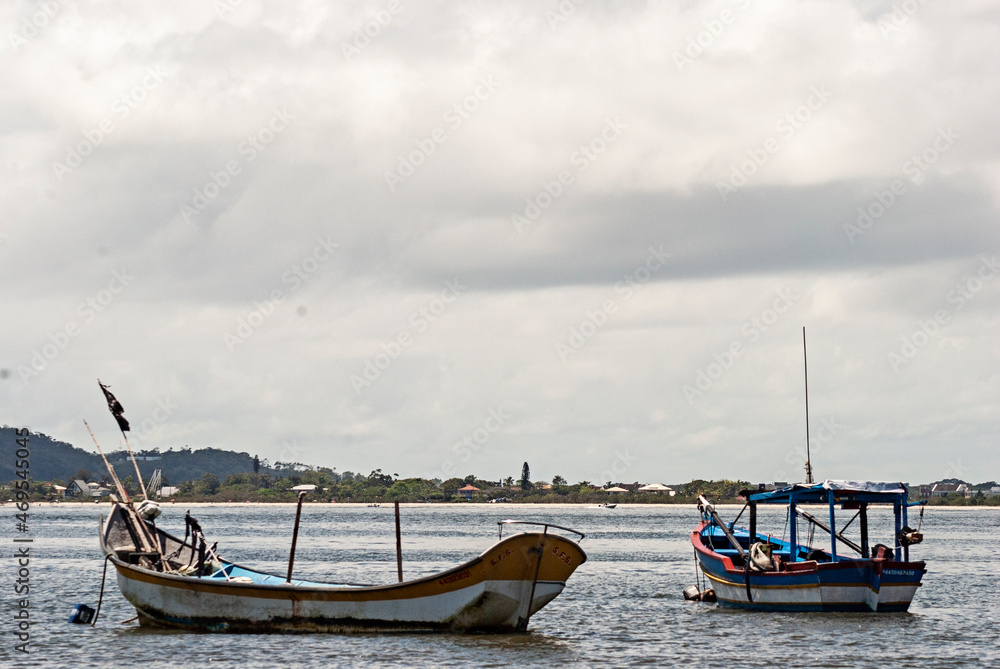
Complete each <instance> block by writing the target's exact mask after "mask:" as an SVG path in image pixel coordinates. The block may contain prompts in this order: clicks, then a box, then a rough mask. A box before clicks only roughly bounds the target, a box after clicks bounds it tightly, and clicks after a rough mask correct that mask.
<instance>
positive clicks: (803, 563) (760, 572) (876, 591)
mask: <svg viewBox="0 0 1000 669" xmlns="http://www.w3.org/2000/svg"><path fill="white" fill-rule="evenodd" d="M740 494H741V496H743V497H744V498H746V500H747V503H746V506H744V507H743V509H744V511H745V510H746V509H748V508H749V510H750V517H749V528H746V527H736V522H737V521H738V520H739V518H740V517H741V516H742V514H743V511H741V512H740V515H739V516H737V518H736V520H734V521H733V522H731V523H729V524H726V523H725V522H724V521H723V520H722V519H721V518H720V517H719V514H718V513H717V512H716V510H715V507H714V506H713V505H712V503H711V502H709V501H708V500H707V499H705V497H704V496H702V497H700V498H699V504H698V508H699V510H700V511H701V514H702V521H701V524H700V525H698V527H697V528H696V529H695V530H694V531H693V532H692V533H691V543H692V545H693V546H694V553H695V557H696V559H697V564H698V566H699V567H700V569H701V571H702V573H703V574H704V576H705V577H707V578H708V580H709V581H710V582H711V588H707V587H705V588H702V589H700V590H699V589H698V588H697V586H692V588H689V591H691V592H687V591H686V592H685V596H686V597H688V598H689V599H702V600H703V601H706V600H711V601H716V600H717V601H718V604H719V605H720V606H723V607H729V608H741V609H753V610H761V611H869V612H878V613H887V612H901V611H906V610H907V609H908V608H909V606H910V602H911V601H912V600H913V596H914V594H915V593H916V591H917V588H919V587H920V580H921V577H922V576H923V575H924V573H925V572H926V571H927V570H926V569H925V568H924V564H925V563H924V562H923V561H912V562H911V561H910V546H912V545H914V544H919V543H920V542H921V541H923V535H922V534H921V533H920V531H919V530H920V527H919V526H918V529H917V530H913V529H911V528H910V527H909V526H908V513H907V511H908V509H909V507H911V506H914V505H921V509H920V515H921V525H922V521H923V506H922V505H924V504H926V501H918V502H910V501H908V499H907V490H906V487H905V486H904V485H903V484H902V483H883V482H874V481H830V480H827V481H823V482H822V483H811V484H805V483H800V484H795V485H792V486H789V487H786V488H783V489H780V490H773V491H762V490H758V491H750V490H744V491H742V492H741V493H740ZM762 504H763V505H770V504H774V505H783V506H785V507H786V508H787V515H786V516H785V518H786V521H785V522H786V525H785V527H787V535H786V534H785V533H784V532H783V531H782V534H781V536H782V538H780V539H779V538H777V536H778V534H776V533H765V532H762V531H761V530H760V528H759V527H758V518H757V508H758V506H760V505H762ZM804 505H823V506H825V507H826V509H824V511H823V513H822V518H817V517H816V516H814V515H813V514H811V513H809V512H808V511H806V510H805V509H803V508H801V507H802V506H804ZM873 505H886V506H891V507H892V511H893V517H894V519H895V522H894V526H893V528H892V529H890V530H888V531H886V532H885V534H886V535H887V539H886V541H887V543H885V544H882V543H878V544H875V545H871V539H870V531H869V525H868V521H869V516H868V511H869V508H870V507H872V506H873ZM838 511H848V512H850V511H854V515H853V516H852V517H851V518H850V520H848V521H847V522H846V523H842V524H840V525H838V524H837V522H838V519H837V516H838ZM800 518H801V519H804V520H805V521H806V522H807V525H806V526H805V527H804V528H803V529H807V530H808V534H809V536H810V537H812V536H814V534H813V533H814V532H815V531H816V530H820V532H821V535H820V536H822V534H826V535H828V537H829V543H828V544H827V545H826V546H824V547H822V548H819V547H815V546H813V545H811V544H810V542H809V539H808V538H806V537H803V535H802V533H801V530H800V528H799V522H798V520H799V519H800ZM855 520H858V526H857V530H856V531H857V538H858V540H857V541H854V540H852V538H850V537H848V536H845V535H846V533H847V532H848V529H849V528H850V527H851V525H852V524H853V523H854V521H855ZM824 521H827V522H824ZM879 536H881V535H879ZM842 547H846V551H847V552H846V553H845V550H838V549H839V548H842Z"/></svg>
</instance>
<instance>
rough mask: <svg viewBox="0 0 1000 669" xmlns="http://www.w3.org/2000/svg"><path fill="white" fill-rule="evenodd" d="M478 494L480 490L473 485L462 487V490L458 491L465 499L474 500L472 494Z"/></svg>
mask: <svg viewBox="0 0 1000 669" xmlns="http://www.w3.org/2000/svg"><path fill="white" fill-rule="evenodd" d="M476 492H479V488H477V487H476V486H474V485H472V484H469V485H465V486H462V487H461V488H459V489H458V494H459V495H461V496H462V497H464V498H465V499H472V494H473V493H476Z"/></svg>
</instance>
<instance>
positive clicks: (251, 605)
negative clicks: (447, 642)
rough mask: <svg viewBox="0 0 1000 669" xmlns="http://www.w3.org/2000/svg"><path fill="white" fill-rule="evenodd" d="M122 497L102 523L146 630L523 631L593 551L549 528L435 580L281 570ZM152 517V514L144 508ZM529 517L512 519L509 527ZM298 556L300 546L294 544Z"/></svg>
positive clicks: (105, 545)
mask: <svg viewBox="0 0 1000 669" xmlns="http://www.w3.org/2000/svg"><path fill="white" fill-rule="evenodd" d="M141 515H143V512H142V510H141V509H140V511H139V512H138V513H137V512H136V511H134V510H133V509H132V508H131V507H128V506H126V505H124V504H121V503H119V502H115V503H114V504H113V508H112V511H111V513H110V514H109V515H108V517H107V519H104V518H102V519H101V530H100V542H101V549H102V550H103V551H104V554H105V556H106V559H107V560H109V561H110V562H111V563H112V564H113V565H114V567H115V569H116V571H117V578H118V587H119V588H120V589H121V592H122V594H123V595H124V596H125V598H126V599H127V600H128V601H129V603H131V604H132V605H133V606H134V607H135V610H136V613H137V614H138V619H139V623H140V624H141V625H144V626H154V627H170V628H179V629H186V630H197V631H229V632H340V631H351V630H359V629H363V630H381V629H385V630H481V631H500V632H506V631H524V630H526V629H527V625H528V620H529V619H530V618H531V616H532V615H533V614H534V613H535V612H536V611H538V610H539V609H541V608H542V607H543V606H545V605H546V604H548V603H549V602H550V601H552V600H553V599H554V598H555V597H556V596H558V595H559V593H561V592H562V591H563V588H565V587H566V581H567V579H569V577H570V575H571V574H572V573H573V571H574V570H575V569H576V568H577V567H579V566H580V565H581V564H583V563H584V562H585V561H586V559H587V557H586V554H585V553H584V552H583V550H582V549H581V548H580V546H579V545H578V544H577V543H576V541H574V540H572V539H569V538H567V537H564V536H562V535H560V534H553V533H551V532H550V530H559V531H563V532H570V533H573V534H575V535H578V536H579V538H581V539H582V538H583V534H582V533H579V532H576V531H575V530H570V529H569V528H563V527H559V526H557V525H551V524H545V523H526V524H528V525H535V526H539V528H540V529H541V531H540V532H538V531H532V532H524V533H520V534H514V535H512V536H508V537H507V538H501V539H500V540H499V541H497V543H495V544H494V545H493V546H491V547H490V548H488V549H487V550H486V551H484V552H483V553H482V554H480V555H479V556H478V557H476V558H474V559H472V560H470V561H468V562H466V563H465V564H462V565H459V566H457V567H455V568H453V569H449V570H447V571H444V572H442V573H439V574H435V575H433V576H427V577H424V578H418V579H414V580H411V581H405V582H400V583H394V584H391V585H357V584H348V583H326V582H319V581H306V580H300V579H292V578H291V565H290V566H289V574H288V576H287V577H285V576H277V575H273V574H267V573H264V572H260V571H256V570H254V569H250V568H248V567H244V566H241V565H239V564H236V563H234V562H230V561H228V560H224V559H222V558H220V557H219V556H218V555H217V554H216V552H215V551H214V550H213V548H210V547H209V546H208V544H207V542H206V541H205V539H204V536H203V535H202V534H201V530H200V527H198V525H197V522H196V521H194V520H193V519H191V518H190V517H188V519H187V520H188V524H187V530H188V531H187V532H186V533H185V538H184V539H183V540H182V539H178V538H177V537H175V536H173V535H170V534H168V533H166V532H164V531H163V530H160V529H159V528H157V527H155V525H154V524H153V523H151V522H149V521H148V520H145V519H142V520H140V516H141ZM145 515H147V516H148V515H150V514H145ZM519 522H520V521H503V522H502V524H501V526H500V527H501V537H502V530H503V527H504V526H505V525H510V524H517V523H519ZM293 552H294V548H293Z"/></svg>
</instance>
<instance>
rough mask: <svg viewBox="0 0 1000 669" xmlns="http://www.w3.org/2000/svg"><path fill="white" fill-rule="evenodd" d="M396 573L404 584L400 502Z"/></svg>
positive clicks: (397, 514)
mask: <svg viewBox="0 0 1000 669" xmlns="http://www.w3.org/2000/svg"><path fill="white" fill-rule="evenodd" d="M396 571H397V572H398V573H399V582H400V583H402V582H403V540H402V538H401V535H400V532H399V502H396Z"/></svg>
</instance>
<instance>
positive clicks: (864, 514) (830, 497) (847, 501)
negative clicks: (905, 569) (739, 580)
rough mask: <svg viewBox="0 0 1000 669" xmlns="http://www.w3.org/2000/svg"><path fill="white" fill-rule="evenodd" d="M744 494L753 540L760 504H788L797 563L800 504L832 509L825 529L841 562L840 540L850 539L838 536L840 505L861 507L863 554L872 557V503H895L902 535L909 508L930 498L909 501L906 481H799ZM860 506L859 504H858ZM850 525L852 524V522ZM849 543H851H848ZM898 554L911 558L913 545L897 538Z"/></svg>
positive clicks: (792, 551) (898, 557) (897, 556)
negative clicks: (774, 488)
mask: <svg viewBox="0 0 1000 669" xmlns="http://www.w3.org/2000/svg"><path fill="white" fill-rule="evenodd" d="M741 495H742V496H743V497H745V498H746V500H747V504H748V505H749V506H750V540H751V542H752V541H755V540H756V536H757V505H758V504H779V505H787V506H788V515H789V519H790V522H789V524H788V525H789V534H788V539H789V559H790V561H792V562H795V561H796V560H797V559H798V553H799V550H798V548H799V545H798V538H797V537H796V524H797V523H796V522H795V519H796V518H797V513H799V514H801V513H802V512H801V511H797V509H796V507H797V506H798V505H799V504H826V505H828V506H829V509H830V527H829V528H824V529H827V530H828V531H829V532H830V555H831V556H832V558H833V560H834V561H837V540H838V538H840V540H841V541H845V542H846V540H845V539H844V538H843V537H838V533H837V525H836V512H835V509H836V506H837V505H838V504H840V505H841V506H842V507H843V506H847V507H848V508H857V509H858V515H859V516H860V518H861V557H862V558H868V556H869V547H868V505H869V504H891V505H892V509H893V514H894V516H895V532H894V533H893V536H894V537H898V536H899V533H900V530H902V528H903V527H904V526H907V525H909V522H908V514H907V509H908V507H910V506H915V505H919V504H926V501H919V502H908V501H907V496H908V492H907V489H906V486H904V485H903V484H902V483H888V482H882V481H823V482H822V483H797V484H795V485H792V486H789V487H787V488H782V489H780V490H770V491H766V492H765V491H761V490H758V491H752V490H744V491H743V492H742V493H741ZM855 505H856V506H855ZM806 517H807V518H808V519H809V520H810V521H811V522H814V523H816V524H817V525H820V527H822V525H821V524H820V523H818V522H817V521H816V519H814V518H812V517H811V516H808V515H806ZM848 524H849V523H848ZM848 543H849V542H848ZM894 556H895V559H896V561H899V560H901V559H902V560H905V561H909V559H910V548H909V546H901V545H900V542H899V540H898V539H897V540H895V541H894Z"/></svg>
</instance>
